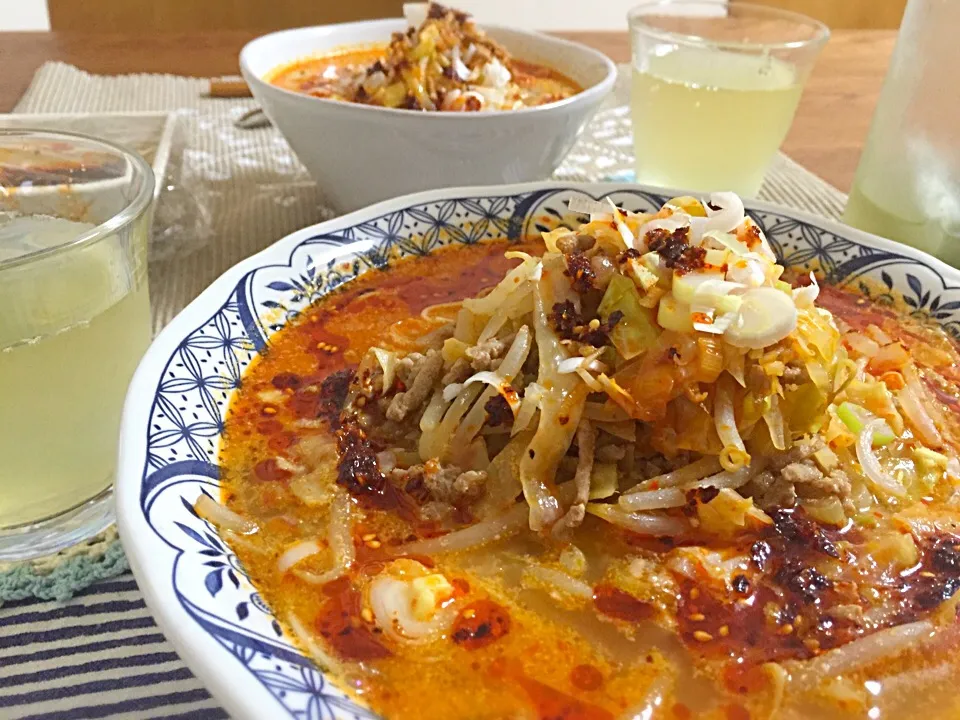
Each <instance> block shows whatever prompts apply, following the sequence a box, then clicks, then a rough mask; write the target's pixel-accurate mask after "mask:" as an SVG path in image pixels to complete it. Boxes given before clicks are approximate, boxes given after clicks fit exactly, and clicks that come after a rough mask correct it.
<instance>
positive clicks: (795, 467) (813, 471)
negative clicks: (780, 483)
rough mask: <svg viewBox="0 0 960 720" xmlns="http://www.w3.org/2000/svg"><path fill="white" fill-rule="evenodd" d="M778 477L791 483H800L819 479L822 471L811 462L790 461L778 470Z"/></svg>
mask: <svg viewBox="0 0 960 720" xmlns="http://www.w3.org/2000/svg"><path fill="white" fill-rule="evenodd" d="M780 477H781V478H783V480H784V481H785V482H788V483H790V484H791V485H800V484H803V483H810V482H814V481H816V480H819V479H820V478H822V477H823V473H822V472H820V470H818V469H817V466H816V465H814V464H813V463H812V462H808V461H801V462H795V463H790V464H789V465H787V466H786V467H785V468H783V470H781V471H780Z"/></svg>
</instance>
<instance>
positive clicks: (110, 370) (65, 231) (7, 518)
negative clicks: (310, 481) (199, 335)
mask: <svg viewBox="0 0 960 720" xmlns="http://www.w3.org/2000/svg"><path fill="white" fill-rule="evenodd" d="M153 191H154V176H153V170H152V169H151V168H150V166H149V165H147V163H146V161H145V160H144V159H143V158H141V157H140V156H139V155H137V154H135V153H133V152H131V151H129V150H126V149H124V148H122V147H120V146H117V145H113V144H111V143H107V142H104V141H101V140H97V139H95V138H92V137H85V136H82V135H74V134H68V133H53V132H42V131H30V130H16V131H14V130H0V308H2V312H0V561H12V560H21V559H26V558H30V557H37V556H42V555H47V554H50V553H53V552H56V551H57V550H60V549H63V548H65V547H67V546H70V545H73V544H75V543H77V542H79V541H81V540H84V539H85V538H88V537H90V536H91V535H94V534H96V533H97V532H99V531H101V530H103V529H104V528H105V527H106V526H107V525H109V524H110V522H112V520H113V510H112V502H111V501H112V497H111V484H112V482H113V473H114V467H115V462H116V455H117V441H118V435H119V426H120V411H121V406H122V404H123V398H124V393H125V391H126V388H127V384H128V383H129V381H130V378H131V377H132V375H133V371H134V369H135V368H136V365H137V362H138V361H139V359H140V356H141V355H142V354H143V352H144V350H145V349H146V347H147V345H148V344H149V342H150V336H151V327H150V300H149V294H148V290H147V235H148V231H149V227H150V221H151V212H152V206H153V197H154V192H153Z"/></svg>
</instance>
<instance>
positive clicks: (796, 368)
mask: <svg viewBox="0 0 960 720" xmlns="http://www.w3.org/2000/svg"><path fill="white" fill-rule="evenodd" d="M809 379H810V376H809V375H808V374H807V369H806V368H805V367H803V366H802V365H787V367H786V368H784V370H783V377H782V378H781V380H782V381H783V382H784V383H785V384H787V385H799V384H801V383H804V382H806V381H807V380H809Z"/></svg>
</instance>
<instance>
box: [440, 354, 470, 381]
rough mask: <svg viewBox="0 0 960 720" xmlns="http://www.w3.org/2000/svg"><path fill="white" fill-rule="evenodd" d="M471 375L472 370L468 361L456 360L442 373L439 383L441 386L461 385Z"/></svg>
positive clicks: (463, 359)
mask: <svg viewBox="0 0 960 720" xmlns="http://www.w3.org/2000/svg"><path fill="white" fill-rule="evenodd" d="M471 375H473V368H471V367H470V361H469V360H467V359H466V358H457V359H456V361H455V362H454V363H453V365H451V366H450V369H449V370H447V372H446V373H444V375H443V377H442V378H441V379H440V382H441V384H443V385H452V384H454V383H462V382H463V381H464V380H466V379H467V378H468V377H470V376H471Z"/></svg>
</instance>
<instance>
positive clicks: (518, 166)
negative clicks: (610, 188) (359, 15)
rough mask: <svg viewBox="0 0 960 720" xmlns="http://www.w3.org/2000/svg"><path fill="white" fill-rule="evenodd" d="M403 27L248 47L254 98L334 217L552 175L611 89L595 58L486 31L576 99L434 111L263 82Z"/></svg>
mask: <svg viewBox="0 0 960 720" xmlns="http://www.w3.org/2000/svg"><path fill="white" fill-rule="evenodd" d="M406 27H407V25H406V22H405V21H404V20H373V21H369V22H355V23H345V24H342V25H325V26H321V27H309V28H297V29H294V30H284V31H281V32H275V33H271V34H269V35H264V36H263V37H260V38H257V39H256V40H253V41H252V42H250V43H249V44H248V45H247V46H246V47H244V48H243V51H242V52H241V53H240V70H241V71H242V72H243V76H244V78H245V79H246V81H247V83H248V84H249V85H250V89H251V90H252V91H253V95H254V97H255V98H256V99H257V100H258V101H259V103H260V105H261V106H262V107H263V109H264V111H266V113H267V116H268V117H269V118H270V119H271V120H272V121H273V124H274V125H275V126H276V127H278V128H279V129H280V132H282V133H283V135H284V137H286V139H287V141H288V142H289V143H290V146H291V147H292V148H293V150H294V152H295V153H296V154H297V157H299V158H300V161H301V162H302V163H303V164H304V165H305V166H306V168H307V170H309V171H310V174H311V175H312V176H313V178H314V180H316V181H317V184H318V185H319V186H320V190H321V191H322V192H323V193H324V195H325V196H326V199H327V201H328V202H329V203H330V204H331V205H332V206H333V207H334V208H335V209H336V210H339V211H341V212H344V211H347V210H353V209H356V208H359V207H363V206H365V205H369V204H370V203H372V202H377V201H379V200H384V199H386V198H389V197H396V196H397V195H399V194H402V193H409V192H414V191H416V190H426V189H430V188H441V187H451V186H455V185H492V184H498V183H511V182H523V181H527V180H539V179H544V178H547V177H549V176H550V174H551V173H553V171H554V170H556V169H557V166H558V165H559V164H560V162H561V161H562V160H563V158H564V156H565V155H566V154H567V153H568V152H569V151H570V148H571V147H573V143H574V141H575V140H576V137H577V135H578V134H579V133H580V131H581V130H582V129H583V127H584V125H585V124H586V122H587V121H588V120H589V119H590V117H591V116H592V115H593V113H594V112H595V111H596V109H597V107H598V106H599V105H600V102H601V100H602V99H603V97H604V96H605V95H606V94H607V93H608V92H609V91H610V89H611V88H612V87H613V83H614V80H615V78H616V68H615V67H614V65H613V63H612V62H611V61H610V59H609V58H607V57H606V56H605V55H603V54H602V53H599V52H597V51H596V50H592V49H590V48H588V47H585V46H583V45H579V44H577V43H572V42H568V41H566V40H560V39H558V38H554V37H549V36H547V35H541V34H539V33H534V32H524V31H521V30H511V29H508V28H502V27H484V30H486V31H487V32H488V33H489V34H490V35H491V37H493V38H494V39H496V40H497V41H498V42H500V43H502V44H503V45H504V47H506V48H507V49H508V50H509V51H510V52H511V53H512V54H514V55H515V56H517V57H519V58H522V59H524V60H529V61H532V62H536V63H541V64H543V65H546V66H548V67H551V68H554V69H556V70H559V71H560V72H562V73H563V74H564V75H566V76H568V77H570V78H571V79H573V80H574V81H576V82H577V83H579V84H580V86H581V87H583V88H584V90H583V92H581V93H578V94H577V95H575V96H573V97H571V98H567V99H566V100H562V101H560V102H556V103H551V104H549V105H542V106H538V107H532V108H524V109H521V110H509V111H503V112H483V113H440V112H417V111H411V110H392V109H388V108H381V107H374V106H370V105H359V104H355V103H345V102H339V101H336V100H325V99H321V98H315V97H311V96H308V95H303V94H301V93H295V92H292V91H290V90H284V89H281V88H278V87H276V86H274V85H270V84H269V83H267V82H265V81H264V80H263V77H264V76H265V75H266V74H267V73H269V72H270V71H271V70H274V69H275V68H276V67H278V66H280V65H283V64H285V63H289V62H292V61H294V60H296V59H298V58H301V57H308V56H311V55H316V54H322V53H323V52H325V51H328V50H332V49H334V48H338V47H342V46H351V45H363V44H368V43H374V42H386V41H388V40H389V39H390V35H391V33H393V32H397V31H402V30H404V29H405V28H406Z"/></svg>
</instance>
